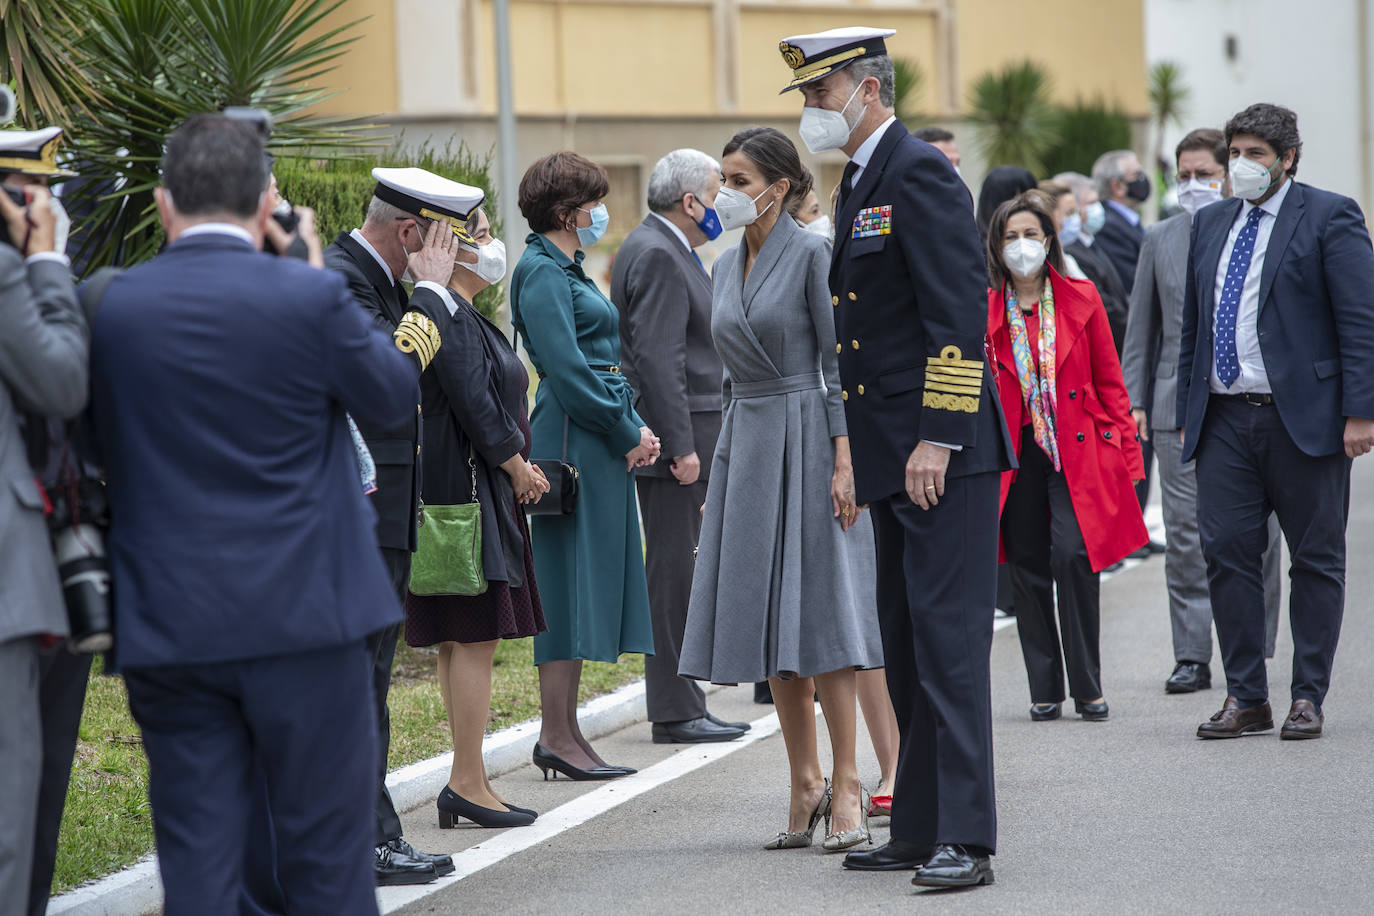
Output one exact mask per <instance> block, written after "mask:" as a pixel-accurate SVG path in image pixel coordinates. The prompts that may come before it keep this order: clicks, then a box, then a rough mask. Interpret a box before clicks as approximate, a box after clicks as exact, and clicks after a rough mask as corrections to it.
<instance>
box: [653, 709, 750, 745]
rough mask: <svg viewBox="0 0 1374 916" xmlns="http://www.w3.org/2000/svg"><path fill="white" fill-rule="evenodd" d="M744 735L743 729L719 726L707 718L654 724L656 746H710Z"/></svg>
mask: <svg viewBox="0 0 1374 916" xmlns="http://www.w3.org/2000/svg"><path fill="white" fill-rule="evenodd" d="M743 734H744V732H743V731H742V730H741V729H738V728H726V727H725V726H723V725H717V724H716V723H714V722H712V721H711V720H710V719H708V718H707V717H706V716H702V717H701V718H699V719H688V720H687V721H686V722H655V723H654V744H710V743H713V742H716V741H734V740H735V739H736V738H738V737H740V736H741V735H743Z"/></svg>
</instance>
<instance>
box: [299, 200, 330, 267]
mask: <svg viewBox="0 0 1374 916" xmlns="http://www.w3.org/2000/svg"><path fill="white" fill-rule="evenodd" d="M296 215H297V216H298V217H300V222H299V223H297V224H296V234H297V235H298V236H300V237H301V240H302V241H304V242H305V247H306V248H307V249H309V251H310V257H309V258H308V259H307V260H309V261H310V264H311V266H313V267H323V266H324V245H322V244H320V233H319V230H318V229H316V228H315V211H314V210H312V209H311V208H310V207H297V208H296Z"/></svg>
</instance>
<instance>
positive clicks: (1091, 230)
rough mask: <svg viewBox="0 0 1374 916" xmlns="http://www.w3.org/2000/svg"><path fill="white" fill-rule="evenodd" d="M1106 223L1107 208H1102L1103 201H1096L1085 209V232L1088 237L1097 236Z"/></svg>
mask: <svg viewBox="0 0 1374 916" xmlns="http://www.w3.org/2000/svg"><path fill="white" fill-rule="evenodd" d="M1106 222H1107V208H1106V207H1104V206H1102V201H1100V200H1095V201H1093V202H1092V203H1090V204H1088V206H1087V207H1086V208H1085V209H1084V217H1083V231H1084V232H1085V233H1087V234H1088V235H1097V234H1098V233H1099V232H1101V231H1102V227H1103V225H1105V224H1106Z"/></svg>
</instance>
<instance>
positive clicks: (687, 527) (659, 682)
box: [635, 477, 706, 722]
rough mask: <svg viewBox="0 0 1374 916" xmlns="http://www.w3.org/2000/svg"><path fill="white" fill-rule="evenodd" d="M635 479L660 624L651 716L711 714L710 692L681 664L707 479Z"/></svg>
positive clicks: (651, 673) (647, 687)
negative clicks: (687, 482) (686, 674)
mask: <svg viewBox="0 0 1374 916" xmlns="http://www.w3.org/2000/svg"><path fill="white" fill-rule="evenodd" d="M635 485H636V487H637V488H638V490H639V512H640V516H641V517H642V518H643V520H644V541H645V551H644V572H645V574H646V575H647V576H648V579H649V613H650V615H651V616H652V619H653V626H654V654H653V655H650V656H646V657H645V659H644V699H645V705H646V706H647V707H648V711H649V721H650V722H685V721H686V720H688V719H699V718H701V717H702V716H704V715H706V694H705V692H703V691H702V689H701V688H700V687H699V686H697V682H696V681H694V680H690V679H688V678H685V677H680V676H679V675H678V673H677V669H678V657H679V656H680V655H681V654H682V633H683V630H684V629H685V628H686V626H687V604H688V602H689V600H690V599H691V596H692V567H693V565H694V561H695V558H694V557H693V555H692V551H693V550H694V549H695V548H696V546H697V538H698V537H699V536H700V534H701V507H702V505H703V504H704V503H705V502H706V481H704V480H699V481H697V482H696V483H694V484H692V485H691V486H690V487H684V486H682V485H681V484H679V483H678V482H677V481H676V480H675V479H673V478H671V477H668V478H663V477H639V478H637V479H636V480H635Z"/></svg>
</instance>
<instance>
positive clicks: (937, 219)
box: [830, 121, 1011, 850]
mask: <svg viewBox="0 0 1374 916" xmlns="http://www.w3.org/2000/svg"><path fill="white" fill-rule="evenodd" d="M835 225H836V233H835V250H834V258H833V261H832V264H831V268H830V290H831V293H832V300H831V301H832V303H833V304H834V305H835V330H836V336H837V339H838V341H839V344H840V347H839V353H840V358H839V363H840V380H841V383H842V384H843V385H844V399H845V414H846V418H847V420H848V426H849V443H850V451H851V453H852V454H853V461H854V483H855V487H856V490H857V496H858V501H859V503H860V504H865V503H867V504H870V505H871V506H872V509H873V528H874V532H875V534H876V537H877V542H878V583H877V584H878V614H879V621H880V624H881V626H882V636H883V655H884V657H885V659H886V661H887V682H888V690H889V692H890V693H891V694H892V704H893V707H894V709H895V710H896V713H897V724H898V728H899V731H900V735H901V742H900V758H899V761H898V765H897V775H896V787H895V790H894V792H893V799H894V801H893V809H892V837H893V839H897V840H904V841H907V842H913V843H917V844H920V845H925V846H931V845H934V844H935V843H960V844H967V845H973V846H982V847H985V848H987V849H988V850H992V849H993V848H994V847H995V846H996V842H997V839H996V838H997V816H996V804H995V800H994V792H993V770H992V713H991V709H990V695H989V685H988V665H989V652H990V651H991V647H992V617H993V604H994V601H995V597H996V595H995V593H996V585H997V510H998V506H997V502H998V492H999V491H998V483H999V472H1000V471H1002V470H1004V469H1006V468H1008V467H1010V454H1011V448H1010V440H1009V439H1008V437H1007V434H1006V428H1005V424H1004V423H1003V421H1002V410H1001V407H1000V406H999V402H998V399H997V391H996V387H995V386H994V385H993V384H992V378H991V375H990V373H989V372H988V371H987V368H986V354H985V351H984V341H985V340H986V328H987V305H986V303H987V274H986V268H985V267H984V262H983V256H982V254H981V247H980V245H979V242H978V230H977V228H976V227H975V225H974V221H973V205H972V201H971V200H970V198H969V194H968V190H967V188H965V186H964V184H963V182H962V181H961V180H960V179H959V176H958V175H957V174H956V173H955V171H954V168H953V167H952V166H951V165H950V164H949V161H948V160H947V159H945V157H944V155H943V154H942V153H941V152H940V151H939V150H937V149H935V148H934V147H932V146H930V145H929V144H927V143H925V142H923V141H920V140H917V139H916V138H915V137H912V136H911V135H910V134H909V133H907V130H906V127H905V126H903V125H902V123H901V122H900V121H896V122H893V123H892V124H891V125H890V126H889V127H888V128H887V129H886V130H885V131H884V133H883V134H882V137H881V139H880V140H879V141H878V144H877V146H876V148H875V149H874V151H873V154H872V156H871V157H870V159H869V161H868V164H867V165H866V166H865V167H864V169H863V171H862V173H860V174H859V176H858V180H857V182H855V184H854V187H853V189H852V190H851V191H849V192H848V193H847V194H846V193H842V196H841V198H840V201H839V206H838V209H837V211H836V221H835ZM922 440H929V441H932V442H938V443H943V444H946V445H957V446H962V449H961V450H960V451H956V452H953V453H952V454H951V455H950V460H949V469H948V473H947V479H946V483H945V495H944V496H943V497H941V498H940V503H939V505H938V506H936V507H935V508H933V509H931V510H930V511H924V510H922V509H920V508H919V507H918V506H916V505H915V504H914V503H913V502H912V501H911V500H910V499H909V498H908V497H907V495H906V482H905V480H906V470H905V469H906V462H907V458H908V457H909V456H910V455H911V452H912V450H913V449H914V448H915V447H916V445H917V444H918V443H919V442H921V441H922Z"/></svg>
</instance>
